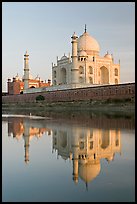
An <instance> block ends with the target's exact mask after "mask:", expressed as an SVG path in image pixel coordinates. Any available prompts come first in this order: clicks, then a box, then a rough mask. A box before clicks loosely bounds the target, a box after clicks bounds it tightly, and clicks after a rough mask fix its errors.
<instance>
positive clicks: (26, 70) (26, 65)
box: [24, 51, 29, 90]
mask: <svg viewBox="0 0 137 204" xmlns="http://www.w3.org/2000/svg"><path fill="white" fill-rule="evenodd" d="M28 88H29V54H28V52H27V51H26V53H25V55H24V90H26V89H28Z"/></svg>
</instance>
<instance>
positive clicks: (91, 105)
mask: <svg viewBox="0 0 137 204" xmlns="http://www.w3.org/2000/svg"><path fill="white" fill-rule="evenodd" d="M76 112H80V113H84V112H95V113H96V114H101V113H105V114H111V115H133V116H134V114H135V101H132V100H125V99H120V100H116V99H115V100H104V101H95V100H94V101H91V100H90V101H75V102H56V103H53V102H52V103H47V102H45V101H38V102H31V103H27V102H25V103H24V102H22V103H6V104H2V113H3V114H8V113H13V114H18V113H25V114H30V113H34V114H37V115H41V116H48V115H49V114H50V115H51V114H52V115H54V113H55V114H57V113H58V114H60V115H69V114H72V113H76Z"/></svg>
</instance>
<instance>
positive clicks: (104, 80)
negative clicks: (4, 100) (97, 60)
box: [100, 66, 109, 84]
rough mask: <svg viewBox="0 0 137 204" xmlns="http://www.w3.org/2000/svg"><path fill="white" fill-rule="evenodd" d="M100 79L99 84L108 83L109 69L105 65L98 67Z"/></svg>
mask: <svg viewBox="0 0 137 204" xmlns="http://www.w3.org/2000/svg"><path fill="white" fill-rule="evenodd" d="M100 81H101V84H109V71H108V69H107V68H106V67H105V66H102V67H101V68H100Z"/></svg>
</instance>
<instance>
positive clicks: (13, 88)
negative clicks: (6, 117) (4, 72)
mask: <svg viewBox="0 0 137 204" xmlns="http://www.w3.org/2000/svg"><path fill="white" fill-rule="evenodd" d="M7 83H8V94H10V95H14V94H20V93H23V90H24V79H23V78H22V79H21V78H20V77H19V76H18V74H17V76H15V77H13V80H12V81H11V79H8V82H7ZM50 85H51V80H50V79H48V81H47V82H46V81H45V82H44V81H43V80H41V79H40V77H36V78H35V79H33V78H30V79H29V88H39V87H49V86H50Z"/></svg>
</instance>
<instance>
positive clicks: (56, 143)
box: [53, 127, 121, 183]
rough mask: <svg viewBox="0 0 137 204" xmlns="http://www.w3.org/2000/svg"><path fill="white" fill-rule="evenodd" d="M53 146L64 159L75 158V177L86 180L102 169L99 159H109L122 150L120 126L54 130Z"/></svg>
mask: <svg viewBox="0 0 137 204" xmlns="http://www.w3.org/2000/svg"><path fill="white" fill-rule="evenodd" d="M53 149H54V150H57V152H58V155H60V156H61V157H62V158H63V159H65V160H66V159H68V158H69V159H70V160H72V161H73V180H74V181H75V182H76V183H77V182H78V177H80V178H81V179H82V180H84V181H85V182H86V183H88V182H90V181H91V180H93V179H94V178H96V176H97V175H98V174H99V173H100V169H101V166H100V159H102V158H105V159H106V160H107V161H108V162H110V161H111V160H113V159H114V155H115V153H116V152H119V153H120V152H121V141H120V130H108V129H106V130H105V129H94V128H93V129H92V128H83V127H78V128H77V127H75V128H73V127H72V129H71V130H70V128H68V129H66V130H65V129H64V128H62V129H58V128H57V129H54V130H53Z"/></svg>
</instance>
